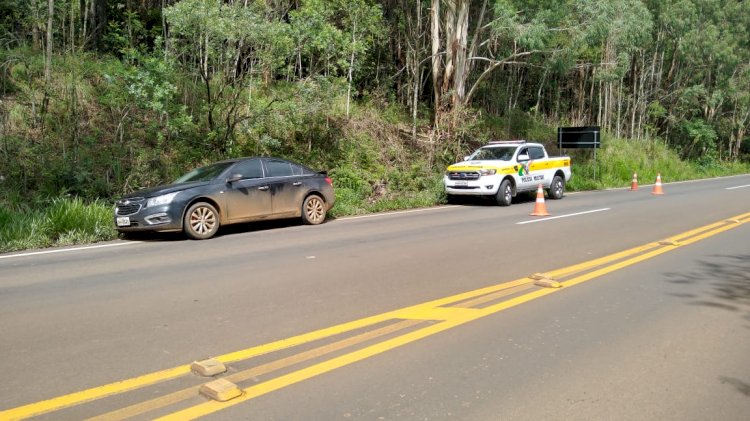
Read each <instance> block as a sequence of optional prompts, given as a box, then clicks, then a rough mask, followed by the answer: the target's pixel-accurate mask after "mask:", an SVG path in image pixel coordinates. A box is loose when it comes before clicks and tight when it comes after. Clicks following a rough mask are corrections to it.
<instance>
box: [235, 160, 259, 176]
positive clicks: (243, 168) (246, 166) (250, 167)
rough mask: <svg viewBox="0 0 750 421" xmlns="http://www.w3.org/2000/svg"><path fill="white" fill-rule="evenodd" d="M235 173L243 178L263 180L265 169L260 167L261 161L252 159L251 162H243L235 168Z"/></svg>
mask: <svg viewBox="0 0 750 421" xmlns="http://www.w3.org/2000/svg"><path fill="white" fill-rule="evenodd" d="M233 173H239V174H242V178H244V179H247V178H263V167H261V165H260V160H259V159H251V160H249V161H243V162H240V163H239V164H237V166H236V167H234V171H233Z"/></svg>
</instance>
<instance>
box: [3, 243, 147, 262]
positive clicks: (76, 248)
mask: <svg viewBox="0 0 750 421" xmlns="http://www.w3.org/2000/svg"><path fill="white" fill-rule="evenodd" d="M142 242H143V241H128V242H127V243H114V244H101V245H98V246H86V247H75V248H69V249H56V250H45V251H33V252H30V253H18V254H8V255H5V256H0V259H10V258H13V257H27V256H38V255H40V254H52V253H64V252H68V251H81V250H91V249H103V248H107V247H119V246H127V245H130V244H138V243H142Z"/></svg>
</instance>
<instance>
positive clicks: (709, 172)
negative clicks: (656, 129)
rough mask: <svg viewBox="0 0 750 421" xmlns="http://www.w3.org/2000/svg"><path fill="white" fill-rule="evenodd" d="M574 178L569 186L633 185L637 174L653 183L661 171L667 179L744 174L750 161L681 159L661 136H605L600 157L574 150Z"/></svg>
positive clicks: (749, 166)
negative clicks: (629, 137) (627, 138)
mask: <svg viewBox="0 0 750 421" xmlns="http://www.w3.org/2000/svg"><path fill="white" fill-rule="evenodd" d="M572 161H573V162H572V171H573V178H572V179H571V180H570V182H569V183H568V185H567V187H566V188H567V189H568V190H572V191H575V190H595V189H604V188H614V187H626V186H629V185H630V182H631V181H632V179H633V174H634V173H636V174H638V180H639V182H640V183H643V184H649V183H653V182H654V181H655V180H656V175H657V174H661V178H662V181H663V182H671V181H683V180H694V179H699V178H710V177H720V176H728V175H734V174H744V173H749V172H750V164H747V163H739V162H723V161H720V160H711V159H705V160H702V161H701V162H689V161H682V160H680V157H679V155H678V154H677V153H676V152H675V151H673V150H671V149H669V148H668V147H667V146H666V145H664V143H662V142H660V141H658V140H625V139H616V138H608V137H605V138H604V140H603V142H602V148H601V149H600V150H599V151H597V156H596V160H594V159H593V158H592V156H591V152H576V151H573V153H572Z"/></svg>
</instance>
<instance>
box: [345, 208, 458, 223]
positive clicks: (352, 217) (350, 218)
mask: <svg viewBox="0 0 750 421" xmlns="http://www.w3.org/2000/svg"><path fill="white" fill-rule="evenodd" d="M458 207H460V206H437V207H434V208H422V209H412V210H405V211H396V212H385V213H373V214H370V215H359V216H348V217H346V218H336V220H337V221H351V220H354V219H365V218H379V217H383V216H391V215H403V214H405V213H417V212H429V211H436V210H441V209H454V208H458Z"/></svg>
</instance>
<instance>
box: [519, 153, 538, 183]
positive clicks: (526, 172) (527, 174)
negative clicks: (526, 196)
mask: <svg viewBox="0 0 750 421" xmlns="http://www.w3.org/2000/svg"><path fill="white" fill-rule="evenodd" d="M516 162H517V164H516V168H517V171H516V190H518V191H529V190H533V189H534V187H535V186H536V184H535V183H534V177H533V176H532V165H533V161H532V160H531V158H530V156H529V148H528V147H525V146H524V147H522V148H519V150H518V155H516Z"/></svg>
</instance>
